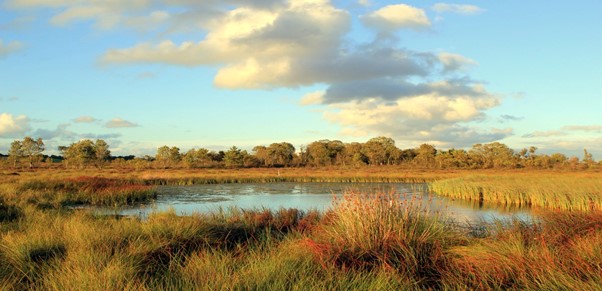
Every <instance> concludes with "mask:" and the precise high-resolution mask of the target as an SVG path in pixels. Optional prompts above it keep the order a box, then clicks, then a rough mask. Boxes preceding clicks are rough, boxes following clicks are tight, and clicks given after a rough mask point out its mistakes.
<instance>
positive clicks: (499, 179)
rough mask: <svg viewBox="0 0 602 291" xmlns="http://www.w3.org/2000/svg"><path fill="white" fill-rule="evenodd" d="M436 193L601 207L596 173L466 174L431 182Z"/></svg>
mask: <svg viewBox="0 0 602 291" xmlns="http://www.w3.org/2000/svg"><path fill="white" fill-rule="evenodd" d="M429 186H430V190H431V191H432V192H434V193H436V194H438V195H443V196H448V197H452V198H457V199H464V200H471V201H481V202H483V203H492V204H502V205H514V206H529V207H539V208H545V209H556V210H579V211H592V210H602V179H600V177H599V176H597V175H591V176H588V175H583V176H575V175H567V176H561V175H536V174H530V175H512V176H510V175H501V176H469V177H462V178H453V179H447V180H440V181H435V182H432V183H430V185H429Z"/></svg>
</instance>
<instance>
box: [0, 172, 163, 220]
mask: <svg viewBox="0 0 602 291" xmlns="http://www.w3.org/2000/svg"><path fill="white" fill-rule="evenodd" d="M0 195H1V196H0V197H4V199H5V200H8V201H12V202H13V203H14V204H19V205H25V204H29V205H36V206H38V207H40V208H52V209H58V208H62V207H64V206H73V205H105V206H123V205H132V204H135V203H139V202H145V201H149V200H151V199H154V198H156V197H157V194H156V191H155V187H154V186H152V185H146V184H145V183H144V182H142V181H132V180H123V179H114V178H103V177H88V176H82V177H77V178H69V179H62V180H58V179H48V180H42V179H22V180H17V181H10V182H7V183H3V184H0ZM0 213H3V212H2V207H0Z"/></svg>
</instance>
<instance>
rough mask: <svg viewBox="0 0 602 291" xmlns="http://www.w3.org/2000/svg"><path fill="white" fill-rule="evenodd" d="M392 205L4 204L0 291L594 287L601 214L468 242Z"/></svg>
mask: <svg viewBox="0 0 602 291" xmlns="http://www.w3.org/2000/svg"><path fill="white" fill-rule="evenodd" d="M399 198H400V197H399V194H396V193H373V194H361V193H347V194H346V195H345V196H344V197H343V198H342V199H341V200H339V201H336V202H335V206H334V208H333V209H332V210H330V211H328V212H326V213H319V212H314V211H310V212H303V211H298V210H295V209H282V210H280V211H270V210H261V209H258V210H253V211H250V210H241V209H229V210H223V211H221V212H217V213H211V214H198V215H194V216H188V217H181V216H177V215H175V213H173V212H166V213H156V214H153V215H151V216H150V217H149V218H148V219H147V220H144V221H142V220H139V219H127V218H118V217H117V218H115V217H105V216H94V215H91V214H88V213H86V212H85V211H69V212H64V211H63V212H60V211H59V212H57V211H54V210H40V209H38V208H35V207H32V206H31V205H25V206H23V207H20V206H15V205H13V206H14V207H16V208H18V209H19V211H20V212H21V213H22V215H20V216H18V218H15V219H9V220H5V221H2V222H1V223H2V224H1V225H2V228H1V232H0V234H1V236H0V262H1V263H0V288H1V289H2V290H21V289H44V290H82V289H85V290H107V289H111V290H115V289H117V290H156V289H210V290H214V289H378V290H383V289H386V290H389V289H405V290H407V289H575V290H592V289H596V288H597V287H599V286H600V285H601V284H602V266H601V265H600V262H601V261H602V257H601V255H600V254H602V249H600V248H601V247H600V246H602V213H601V212H598V211H592V212H588V213H585V212H547V213H542V214H541V215H538V219H537V220H536V221H527V222H525V221H519V220H514V221H506V222H503V221H498V222H495V223H493V224H483V225H479V226H478V227H480V228H481V230H480V231H479V232H474V231H471V230H472V229H470V228H469V229H467V228H466V227H465V226H461V225H458V224H456V223H454V221H452V220H451V219H449V218H448V217H447V216H446V215H445V213H437V212H434V211H432V210H429V209H428V208H425V205H426V203H422V202H424V201H420V200H419V199H411V198H409V199H406V200H400V199H399ZM402 201H405V202H402ZM473 227H477V226H473ZM475 233H478V236H476V235H475Z"/></svg>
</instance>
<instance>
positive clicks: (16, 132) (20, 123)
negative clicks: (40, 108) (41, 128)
mask: <svg viewBox="0 0 602 291" xmlns="http://www.w3.org/2000/svg"><path fill="white" fill-rule="evenodd" d="M29 123H30V119H29V117H27V116H25V115H19V116H13V115H12V114H10V113H0V137H20V136H21V135H23V134H25V133H26V132H28V131H29V130H30V129H31V126H30V124H29Z"/></svg>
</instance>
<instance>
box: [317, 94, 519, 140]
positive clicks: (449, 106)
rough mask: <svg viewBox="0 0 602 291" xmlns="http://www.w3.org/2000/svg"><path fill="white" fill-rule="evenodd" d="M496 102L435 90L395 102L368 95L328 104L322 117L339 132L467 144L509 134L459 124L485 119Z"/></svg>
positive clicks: (492, 97)
mask: <svg viewBox="0 0 602 291" xmlns="http://www.w3.org/2000/svg"><path fill="white" fill-rule="evenodd" d="M499 102H500V101H499V99H497V98H496V97H494V96H491V95H484V96H482V97H476V96H470V95H466V96H455V97H453V96H445V95H439V94H436V93H432V94H426V95H420V96H415V97H405V98H404V97H402V98H399V99H397V100H394V101H387V100H383V99H381V98H367V99H363V100H354V101H351V102H345V103H336V104H330V105H328V109H327V111H326V112H325V118H326V119H328V120H330V121H331V122H334V123H337V124H340V125H342V126H343V131H342V134H349V133H356V132H367V133H371V134H372V135H387V136H392V137H394V138H396V139H398V140H404V141H411V142H414V143H421V142H438V143H439V144H441V145H450V144H451V145H470V144H472V143H476V142H483V141H493V140H499V139H501V138H504V137H506V136H508V135H510V134H511V131H508V130H502V131H500V130H496V129H491V130H489V131H486V132H483V131H482V130H480V129H478V128H473V127H470V126H466V125H461V124H468V123H469V122H472V121H478V120H482V119H484V117H485V114H484V111H485V110H487V109H490V108H493V107H495V106H497V105H498V104H499Z"/></svg>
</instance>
